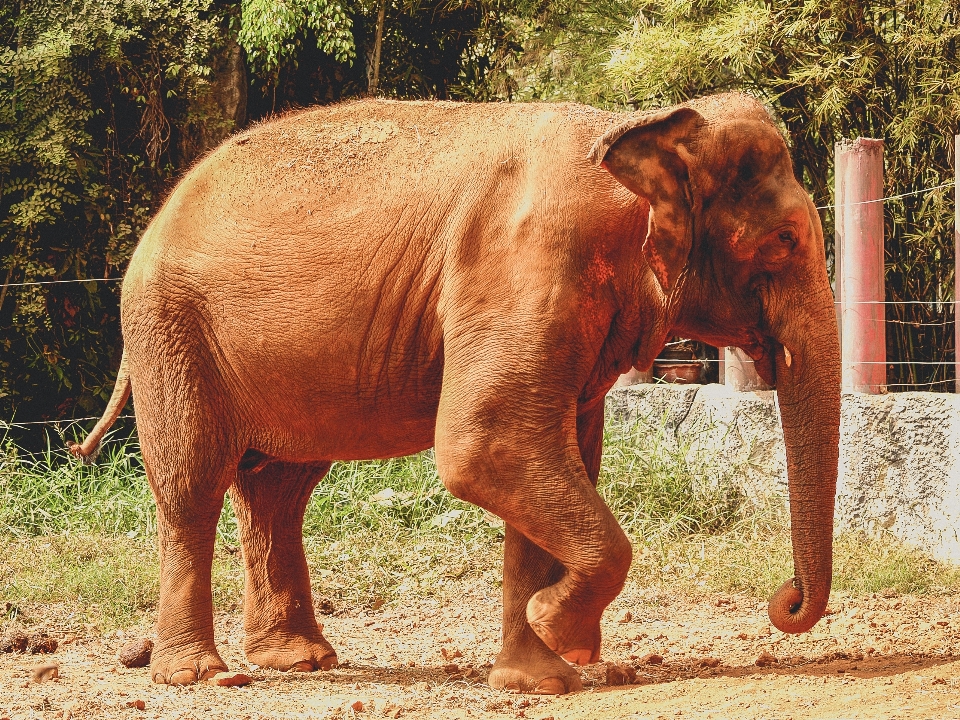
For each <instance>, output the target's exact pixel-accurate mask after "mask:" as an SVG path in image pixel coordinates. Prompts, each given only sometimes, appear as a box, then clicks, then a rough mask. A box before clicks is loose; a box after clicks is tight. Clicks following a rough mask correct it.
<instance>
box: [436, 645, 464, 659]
mask: <svg viewBox="0 0 960 720" xmlns="http://www.w3.org/2000/svg"><path fill="white" fill-rule="evenodd" d="M440 654H441V655H443V659H444V660H453V659H454V658H458V657H463V653H462V652H460V651H459V650H447V649H446V648H444V647H442V648H440Z"/></svg>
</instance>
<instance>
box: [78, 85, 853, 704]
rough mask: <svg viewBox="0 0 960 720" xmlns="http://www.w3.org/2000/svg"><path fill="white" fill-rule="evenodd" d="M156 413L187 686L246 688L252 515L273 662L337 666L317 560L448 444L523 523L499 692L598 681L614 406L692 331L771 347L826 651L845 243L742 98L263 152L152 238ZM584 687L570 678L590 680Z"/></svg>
mask: <svg viewBox="0 0 960 720" xmlns="http://www.w3.org/2000/svg"><path fill="white" fill-rule="evenodd" d="M121 313H122V324H123V337H124V343H125V350H124V359H123V361H122V365H121V370H120V375H119V377H118V382H117V386H116V388H115V390H114V396H113V398H112V400H111V403H110V406H109V408H108V410H107V412H106V413H105V415H104V417H103V419H102V420H101V421H100V423H99V424H98V426H97V427H96V428H95V429H94V431H93V432H92V434H91V435H90V437H88V438H87V440H85V441H84V443H83V444H82V445H73V446H72V451H73V452H74V454H75V455H77V456H78V457H83V456H87V455H89V454H90V453H91V452H93V451H94V449H95V447H96V446H97V443H98V442H99V440H100V438H101V437H102V435H103V433H104V431H105V429H106V428H107V427H109V425H110V424H111V423H112V422H113V420H114V419H115V417H116V415H117V414H118V413H119V409H120V407H121V406H122V405H123V403H124V402H125V401H126V399H127V397H128V396H129V393H130V392H131V390H132V392H133V393H134V394H135V397H136V417H137V427H138V431H139V436H140V442H141V444H142V449H143V459H144V463H145V465H146V469H147V475H148V478H149V482H150V486H151V488H152V490H153V493H154V496H155V498H156V502H157V512H158V525H159V545H160V560H161V580H160V602H159V609H158V613H159V618H158V623H157V635H158V638H157V643H156V647H155V649H154V652H153V661H152V666H151V672H152V675H153V679H154V680H155V681H156V682H160V683H172V684H182V683H189V682H194V681H196V680H198V679H202V678H204V677H205V676H208V675H210V674H213V673H216V672H219V671H222V670H225V669H226V667H225V665H224V662H223V660H222V659H221V657H220V655H218V653H217V648H216V645H215V643H214V631H213V620H212V604H211V585H210V573H211V561H212V555H213V548H214V533H215V527H216V524H217V518H218V517H219V514H220V509H221V507H222V503H223V497H224V493H227V492H229V493H230V496H231V498H232V500H233V503H234V507H235V508H236V512H237V516H238V519H239V523H240V534H241V540H242V547H243V558H244V562H245V566H246V592H245V596H244V597H245V602H244V626H245V629H246V641H245V650H246V653H247V657H248V658H249V659H250V661H251V662H254V663H257V664H258V665H261V666H266V667H272V668H278V669H280V670H289V669H295V670H305V671H309V670H317V669H326V668H330V667H331V666H332V665H334V664H335V663H336V653H335V651H334V649H333V648H332V647H331V646H330V645H329V644H328V643H327V641H326V640H325V639H324V637H323V635H322V634H321V632H320V629H319V628H318V625H317V622H316V619H315V616H314V611H313V603H312V600H311V590H310V581H309V577H308V571H307V564H306V560H305V557H304V550H303V544H302V523H303V514H304V509H305V506H306V504H307V501H308V498H309V496H310V494H311V491H312V489H313V488H314V487H315V486H316V484H317V483H318V482H320V480H321V479H322V478H323V476H324V475H325V474H326V472H327V471H328V469H329V468H330V465H331V463H333V462H334V461H336V460H352V459H368V458H387V457H393V456H399V455H405V454H409V453H415V452H417V451H420V450H424V449H425V448H429V447H431V446H433V447H435V449H436V460H437V465H438V467H439V471H440V476H441V478H442V479H443V482H444V484H445V485H446V487H447V488H448V489H449V490H450V492H452V493H453V494H454V495H455V496H457V497H458V498H462V499H464V500H467V501H469V502H471V503H475V504H477V505H479V506H481V507H483V508H485V509H486V510H488V511H490V512H491V513H495V514H496V515H499V516H500V517H501V518H503V520H504V521H505V523H506V530H505V534H506V537H505V541H504V554H505V558H504V581H503V604H504V608H503V613H504V615H503V649H502V652H501V653H500V655H499V657H498V659H497V661H496V664H495V665H494V667H493V670H492V671H491V673H490V678H489V681H490V684H491V685H493V686H494V687H498V688H506V689H508V690H513V691H520V692H536V693H563V692H569V691H574V690H577V689H579V688H580V687H581V684H580V678H579V675H578V673H577V671H576V670H575V668H574V667H572V666H571V664H569V663H574V664H584V663H590V662H594V661H596V660H598V658H599V656H600V617H601V615H602V613H603V611H604V609H605V608H606V607H607V605H608V604H609V603H610V602H611V601H612V600H613V599H614V598H615V597H616V596H617V594H618V593H619V592H620V590H621V589H622V588H623V585H624V579H625V578H626V576H627V570H628V568H629V566H630V562H631V545H630V542H629V541H628V539H627V537H626V535H625V534H624V532H623V531H622V530H621V528H620V527H619V525H618V524H617V521H616V519H615V518H614V516H613V515H612V514H611V512H610V510H609V509H608V508H607V506H606V505H605V504H604V503H603V501H602V500H601V498H600V496H599V495H598V493H597V491H596V489H595V484H596V482H597V475H598V473H599V469H600V455H601V445H602V434H603V420H604V411H603V405H604V395H605V394H606V392H607V391H608V390H609V389H610V387H611V386H612V385H613V383H614V382H615V380H616V379H617V377H618V376H619V375H620V374H621V373H623V372H625V371H626V370H627V369H629V368H630V367H631V366H636V367H638V368H648V367H649V366H650V365H651V363H652V362H653V359H654V357H655V356H656V355H657V353H658V351H659V350H660V348H661V347H662V346H663V344H664V340H665V339H666V338H668V337H669V336H671V335H683V336H686V337H691V338H699V339H701V340H704V341H706V342H708V343H712V344H713V345H717V346H727V345H735V346H739V347H741V348H743V349H744V350H745V351H746V352H747V353H748V354H749V355H750V356H751V357H752V358H753V359H754V360H755V361H756V367H757V369H758V371H759V373H760V375H761V377H763V378H764V379H765V380H766V381H767V382H768V383H770V384H776V386H777V389H778V395H779V402H780V410H781V414H782V418H783V431H784V436H785V438H786V447H787V460H788V473H789V484H790V512H791V518H792V533H793V548H794V567H795V573H796V577H795V578H794V579H793V580H790V581H788V582H787V583H785V584H784V586H783V587H782V588H781V589H780V590H779V591H778V592H777V593H776V594H775V595H774V597H773V599H772V600H771V602H770V618H771V620H772V622H773V623H774V625H776V626H777V627H778V628H780V629H782V630H784V631H787V632H802V631H805V630H807V629H809V628H810V627H812V626H813V625H814V624H815V623H816V622H817V620H818V619H819V618H820V616H821V614H822V613H823V611H824V608H825V606H826V602H827V596H828V594H829V591H830V580H831V557H832V555H831V553H832V531H833V507H834V493H835V484H836V477H837V456H838V438H839V416H840V375H839V372H840V371H839V368H840V362H839V347H838V340H837V330H836V320H835V315H834V306H833V297H832V295H831V290H830V284H829V281H828V278H827V271H826V263H825V256H824V246H823V233H822V230H821V227H820V221H819V218H818V215H817V212H816V210H815V208H814V206H813V203H812V202H811V200H810V198H809V196H808V195H807V193H806V192H805V191H804V189H803V188H802V187H801V185H800V184H799V183H798V182H797V180H796V179H795V177H794V172H793V168H792V165H791V160H790V155H789V152H788V150H787V146H786V144H785V143H784V140H783V138H782V137H781V134H780V132H779V131H778V130H777V126H776V124H775V122H774V120H773V119H772V118H771V116H770V115H769V114H768V112H767V111H766V110H765V109H764V108H763V106H762V105H761V104H759V103H758V102H757V101H755V100H753V99H752V98H750V97H748V96H745V95H740V94H726V95H719V96H714V97H708V98H704V99H699V100H694V101H691V102H688V103H685V104H683V105H678V106H676V107H671V108H667V109H664V110H659V111H656V112H645V113H631V114H615V113H610V112H602V111H600V110H596V109H593V108H590V107H584V106H581V105H575V104H555V105H550V104H457V103H448V102H391V101H384V100H361V101H356V102H347V103H343V104H339V105H335V106H331V107H322V108H315V109H310V110H306V111H303V112H298V113H294V114H290V115H286V116H284V117H281V118H279V119H275V120H272V121H270V122H266V123H263V124H260V125H257V126H255V127H253V128H251V129H248V130H246V131H244V132H241V133H239V134H237V135H235V136H233V137H232V138H230V139H228V140H227V141H226V142H224V143H223V145H221V146H220V147H219V148H218V149H217V150H215V151H214V152H212V153H211V154H210V155H209V156H207V157H206V158H205V159H204V160H203V161H202V162H200V163H199V164H198V165H197V166H196V167H194V168H193V169H192V170H191V171H190V172H189V173H188V174H187V175H186V176H185V177H184V178H183V180H182V181H181V182H180V183H179V184H178V185H177V187H176V189H175V190H174V191H173V193H172V194H171V195H170V197H169V198H168V199H167V200H166V202H165V204H164V206H163V208H162V209H161V210H160V212H159V213H158V214H157V216H156V218H155V219H154V220H153V222H152V223H151V224H150V226H149V228H148V229H147V231H146V232H145V234H144V236H143V238H142V239H141V241H140V244H139V246H138V247H137V249H136V252H135V253H134V255H133V258H132V259H131V261H130V264H129V268H128V269H127V272H126V277H125V278H124V281H123V290H122V303H121ZM568 661H569V662H568Z"/></svg>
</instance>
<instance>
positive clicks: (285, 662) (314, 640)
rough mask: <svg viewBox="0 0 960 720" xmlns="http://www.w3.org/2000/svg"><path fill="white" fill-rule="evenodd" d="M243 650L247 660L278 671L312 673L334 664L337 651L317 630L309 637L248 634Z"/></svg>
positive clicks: (328, 668) (281, 634)
mask: <svg viewBox="0 0 960 720" xmlns="http://www.w3.org/2000/svg"><path fill="white" fill-rule="evenodd" d="M244 651H245V652H246V655H247V660H249V661H250V662H251V663H254V664H255V665H259V666H260V667H267V668H273V669H274V670H280V671H281V672H315V671H317V670H330V669H331V668H335V667H336V666H337V651H336V650H334V649H333V647H332V646H331V645H330V643H328V642H327V639H326V638H325V637H323V635H322V634H321V632H320V630H319V629H318V630H317V632H316V634H311V635H310V636H309V637H307V636H305V635H291V634H287V633H279V632H275V633H268V634H264V635H263V636H261V637H259V638H250V637H248V638H247V641H246V642H245V643H244Z"/></svg>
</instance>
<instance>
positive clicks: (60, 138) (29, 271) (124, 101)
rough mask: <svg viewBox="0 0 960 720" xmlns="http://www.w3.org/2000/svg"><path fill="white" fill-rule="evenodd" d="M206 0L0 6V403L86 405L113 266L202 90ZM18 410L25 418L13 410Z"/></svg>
mask: <svg viewBox="0 0 960 720" xmlns="http://www.w3.org/2000/svg"><path fill="white" fill-rule="evenodd" d="M209 6H210V2H209V0H187V1H186V2H174V1H173V0H74V1H73V2H66V3H61V2H52V1H44V0H38V1H33V0H31V2H25V1H24V2H20V3H6V4H4V5H3V6H2V8H0V33H2V37H3V38H4V40H3V41H0V283H2V285H0V327H2V328H3V330H2V333H0V335H2V340H0V342H2V345H3V348H4V350H5V352H4V354H3V356H2V359H0V412H2V413H3V416H4V417H6V418H11V417H13V416H14V415H15V414H17V413H18V412H19V413H22V414H20V417H21V418H22V419H29V420H35V419H38V418H40V417H50V416H54V415H58V414H69V413H75V412H76V409H78V408H79V409H80V410H81V411H84V410H85V411H87V412H90V411H94V410H99V408H100V407H101V406H102V402H103V400H104V399H105V398H106V396H107V395H108V391H109V389H110V386H111V385H112V377H111V376H112V368H111V364H112V363H111V357H112V358H113V360H114V362H116V360H117V359H118V357H119V354H118V350H119V347H118V342H119V318H118V313H117V295H118V290H119V287H118V286H117V284H116V283H104V282H92V281H91V282H87V283H82V284H80V283H78V284H74V285H51V286H42V285H33V286H26V287H22V286H18V285H16V284H17V283H24V282H28V283H29V282H36V281H43V280H53V279H94V278H105V277H110V276H116V275H117V274H118V273H119V271H121V270H122V268H123V266H124V265H125V264H126V261H127V259H128V258H129V256H130V254H131V252H132V250H133V247H134V245H135V243H136V241H137V239H138V237H139V235H140V233H141V232H142V230H143V229H144V227H145V226H146V223H147V221H148V219H149V217H150V215H151V213H152V210H153V208H154V206H155V203H156V201H157V199H158V197H159V196H160V193H161V192H162V191H163V189H164V188H165V187H166V183H167V182H168V180H169V178H170V177H171V176H172V174H173V172H174V170H175V165H176V163H177V162H178V161H179V160H180V158H179V157H178V156H177V152H176V139H177V132H176V130H175V126H176V119H177V118H180V117H184V116H185V115H186V113H187V104H188V103H189V101H190V99H191V98H192V97H195V96H196V95H198V94H200V93H202V92H204V89H205V85H206V80H205V76H206V74H207V66H206V64H205V63H206V59H207V55H208V53H209V50H210V48H211V46H212V45H213V43H214V42H215V40H216V39H217V38H218V37H219V34H220V33H219V28H218V25H217V22H215V21H214V20H211V19H210V18H209V17H208V9H209ZM24 415H27V417H23V416H24Z"/></svg>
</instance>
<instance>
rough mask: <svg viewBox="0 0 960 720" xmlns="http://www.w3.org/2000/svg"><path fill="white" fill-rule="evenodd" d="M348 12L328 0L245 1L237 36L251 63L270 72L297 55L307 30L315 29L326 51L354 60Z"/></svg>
mask: <svg viewBox="0 0 960 720" xmlns="http://www.w3.org/2000/svg"><path fill="white" fill-rule="evenodd" d="M348 12H349V11H348V9H347V8H346V7H344V6H343V5H341V4H340V3H337V2H332V1H329V2H328V1H327V0H279V2H278V1H276V0H243V1H242V3H241V15H240V31H239V33H238V35H237V39H238V41H239V43H240V45H241V47H243V49H244V50H246V51H247V59H248V60H249V62H250V63H251V65H253V66H254V67H259V68H262V69H263V70H264V71H266V72H268V73H275V72H276V71H277V70H278V69H279V67H280V65H281V63H283V62H286V61H290V60H294V59H295V58H296V53H297V50H298V49H299V46H300V45H301V43H302V38H303V32H304V31H305V30H312V31H313V32H314V34H315V35H316V41H317V47H318V48H320V49H321V50H322V51H323V52H325V53H327V54H328V55H332V56H333V57H335V58H336V59H337V60H338V61H339V62H351V61H352V60H353V58H354V57H355V55H356V48H355V47H354V41H353V33H352V32H351V27H352V25H353V22H352V21H351V19H350V17H349V15H348Z"/></svg>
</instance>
